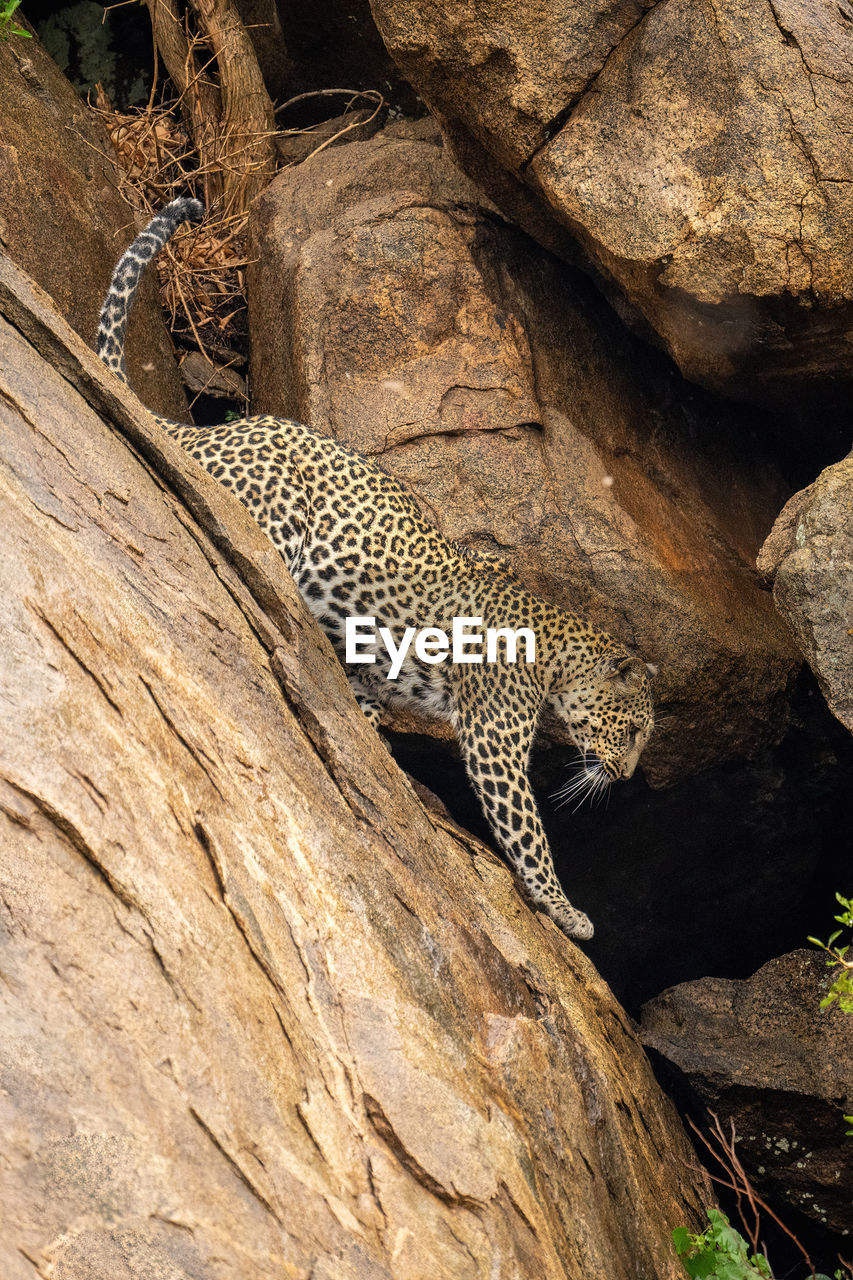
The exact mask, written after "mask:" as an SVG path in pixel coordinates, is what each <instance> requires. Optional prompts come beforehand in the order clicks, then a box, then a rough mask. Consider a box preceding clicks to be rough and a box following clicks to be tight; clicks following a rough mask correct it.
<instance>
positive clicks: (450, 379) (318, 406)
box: [249, 126, 796, 781]
mask: <svg viewBox="0 0 853 1280" xmlns="http://www.w3.org/2000/svg"><path fill="white" fill-rule="evenodd" d="M418 128H419V129H420V128H421V127H420V126H418ZM252 236H253V244H252V247H251V250H250V257H251V258H252V259H256V260H257V261H258V263H259V264H262V265H259V266H257V267H256V268H254V269H253V272H252V275H251V277H250V282H249V283H250V322H251V327H252V359H253V377H252V384H253V388H254V391H255V396H256V404H255V407H256V408H257V409H259V410H261V411H263V412H277V413H285V414H289V415H291V416H294V417H297V418H299V419H301V420H302V421H307V422H310V423H312V424H313V425H315V426H317V427H319V428H321V429H322V430H328V431H329V432H330V433H331V434H333V435H335V436H336V437H337V438H339V439H343V440H346V441H347V442H348V443H350V444H352V445H354V446H355V447H356V448H358V449H360V450H361V451H363V452H364V453H367V454H369V455H371V456H373V457H377V456H381V457H382V459H383V464H384V465H387V467H388V470H389V471H391V472H392V473H393V474H394V475H396V476H398V477H399V478H401V479H403V480H405V481H406V482H407V483H408V484H409V485H410V487H411V488H412V489H413V491H414V492H415V493H416V495H417V496H418V498H419V500H420V502H421V504H422V506H423V509H424V512H425V513H426V514H427V515H428V516H429V517H430V518H431V519H432V520H434V521H435V523H437V524H438V525H439V527H440V528H441V529H442V531H443V532H444V533H445V534H446V535H447V536H449V537H453V538H459V539H461V540H463V541H465V542H467V543H469V544H470V545H472V546H474V547H476V548H478V549H482V550H484V551H498V552H500V553H502V554H505V555H507V556H509V558H510V559H511V560H512V562H513V563H514V565H515V567H516V569H517V571H518V572H519V574H520V576H521V577H522V579H523V580H524V582H525V583H526V585H527V586H528V587H530V588H531V589H533V590H534V591H537V592H539V593H540V594H543V595H545V596H547V597H548V598H550V599H553V600H555V601H557V602H558V603H559V604H562V605H564V606H566V607H568V608H573V609H577V610H578V611H580V612H582V613H585V614H588V615H589V616H590V617H591V618H592V619H593V621H594V622H595V623H596V624H597V625H599V626H601V627H603V628H604V629H605V630H608V631H610V632H612V633H613V634H615V635H617V636H619V637H620V638H621V639H622V640H623V641H625V642H627V643H629V644H633V645H635V646H636V647H637V648H638V650H639V652H640V653H642V654H643V656H644V657H645V658H646V659H648V660H652V661H654V662H656V663H658V664H659V665H660V667H661V676H660V680H659V684H658V700H659V703H660V704H661V705H662V706H663V709H664V710H665V711H668V712H669V713H670V714H671V715H672V717H673V718H672V719H671V720H670V723H669V727H668V730H667V732H666V733H662V734H660V735H659V736H658V737H657V740H655V739H653V740H652V744H651V745H650V747H649V748H648V749H647V752H646V755H645V757H644V760H645V765H646V768H647V770H648V771H650V773H651V775H652V776H653V777H654V778H655V779H656V780H658V781H664V780H668V779H670V778H672V777H674V776H676V775H678V774H679V773H683V772H685V771H689V770H691V769H697V768H700V767H703V766H705V765H707V764H709V763H711V762H713V761H715V760H720V759H727V758H731V757H732V756H734V755H737V754H742V753H744V752H748V751H750V750H752V749H754V747H755V746H756V744H757V743H760V742H764V741H766V740H767V738H768V737H770V736H772V735H773V734H774V732H776V731H777V729H778V726H779V724H780V719H781V717H782V714H783V712H784V699H783V697H782V696H781V695H782V694H783V691H784V689H785V685H786V682H787V680H788V677H789V676H790V674H791V672H792V670H793V669H794V667H795V666H796V657H795V655H794V652H793V649H792V647H791V645H790V642H789V640H788V638H787V636H786V635H785V634H784V630H783V628H782V627H781V626H780V624H779V620H778V619H777V618H775V617H774V615H773V611H772V607H771V602H770V599H769V597H768V595H767V593H766V592H765V591H763V590H762V589H761V586H760V583H759V581H758V579H757V577H756V575H755V574H754V572H753V570H752V564H753V563H754V555H755V551H756V550H757V548H758V546H759V544H760V542H761V539H762V537H763V536H764V535H765V532H766V530H767V529H768V528H769V527H770V524H771V521H772V519H773V516H774V515H775V513H776V511H778V509H779V505H780V499H781V498H782V497H783V495H784V494H785V493H786V492H787V491H786V490H785V489H784V488H783V486H782V484H781V482H780V481H779V478H778V475H777V473H776V471H775V468H774V465H773V464H772V462H771V461H770V460H769V459H768V457H767V454H766V453H765V452H763V451H762V450H761V449H760V448H758V446H756V445H755V444H754V443H753V442H752V435H753V432H752V428H751V425H749V424H748V423H747V421H746V420H745V419H744V418H743V416H742V415H738V414H733V413H732V411H731V410H729V409H726V411H725V414H722V413H721V412H720V410H719V408H718V406H716V405H715V404H713V403H711V402H710V401H708V400H705V399H702V398H701V397H697V396H696V395H695V392H694V391H693V389H690V388H687V387H686V386H684V384H681V383H680V382H679V380H678V379H677V378H675V377H673V375H672V372H671V370H670V368H669V366H668V364H667V363H666V362H665V361H663V360H662V359H660V358H658V357H655V356H653V355H650V354H649V351H648V348H646V347H645V346H644V345H643V344H642V343H640V342H639V341H636V340H634V339H632V338H630V337H629V336H628V335H626V333H625V331H624V329H623V328H622V326H621V325H619V323H618V322H617V321H616V319H615V318H614V316H613V315H612V313H611V312H610V311H609V309H608V308H606V307H605V306H603V305H602V304H601V303H600V302H599V300H598V299H597V298H596V297H595V295H594V292H593V291H592V290H591V289H590V288H589V286H588V285H587V284H586V282H585V281H583V280H582V279H581V278H580V277H579V276H578V275H577V274H576V273H572V272H570V271H568V270H567V269H565V268H563V267H562V266H561V265H560V264H559V263H557V262H555V261H554V259H552V258H550V257H549V256H548V255H547V254H545V253H544V252H542V251H540V250H538V249H537V248H536V246H535V245H533V244H532V242H530V241H529V240H527V239H526V238H525V237H523V236H521V235H519V234H518V233H516V232H514V231H513V230H512V229H511V228H509V227H507V226H506V224H504V223H502V222H501V221H500V219H498V218H497V217H496V216H495V213H494V211H493V209H492V208H491V206H490V205H489V204H488V202H486V201H485V200H484V199H483V198H482V197H481V196H479V195H478V193H477V191H476V189H475V188H474V187H473V185H472V184H471V183H470V182H469V181H468V180H467V179H465V178H464V177H462V176H461V175H460V174H459V173H458V171H456V170H455V169H454V167H453V165H452V164H451V162H450V161H449V159H448V158H447V156H446V154H445V152H444V151H443V150H442V149H441V148H440V147H438V146H435V145H433V144H431V143H430V142H429V141H424V140H413V139H412V137H409V138H406V137H405V136H403V131H402V130H401V129H400V128H399V127H398V128H397V129H395V131H394V132H391V131H390V130H389V131H388V132H387V133H383V134H380V135H378V136H377V137H376V138H375V139H373V140H372V141H370V142H368V143H363V144H362V143H354V144H352V145H351V146H349V147H346V148H343V149H341V150H340V151H339V152H338V153H337V154H327V155H320V156H317V157H316V158H315V159H314V160H313V161H312V162H311V166H310V169H306V170H305V171H302V170H299V169H294V170H290V171H288V172H287V173H284V174H282V175H280V176H279V177H278V178H277V179H276V181H275V182H274V183H273V184H272V185H271V187H270V188H269V189H268V191H267V192H266V193H265V194H264V196H263V197H262V198H261V199H260V200H259V201H258V202H257V204H256V205H255V210H254V216H253V222H252Z"/></svg>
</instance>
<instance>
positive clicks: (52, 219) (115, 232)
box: [0, 14, 187, 419]
mask: <svg viewBox="0 0 853 1280" xmlns="http://www.w3.org/2000/svg"><path fill="white" fill-rule="evenodd" d="M15 16H16V21H20V19H19V18H18V15H17V14H16V15H15ZM111 153H112V144H111V143H110V140H109V138H108V137H107V133H106V130H105V129H103V128H102V127H101V125H100V123H99V122H98V121H97V120H96V119H95V117H94V116H93V115H92V113H91V112H90V111H88V110H87V108H86V106H85V104H84V103H83V102H81V100H80V98H79V97H78V96H77V94H76V93H75V91H74V89H73V88H72V87H71V85H70V84H69V82H68V80H66V78H65V76H64V75H63V74H62V72H61V71H60V70H59V68H58V67H57V66H56V64H55V63H54V62H53V61H52V59H51V58H49V57H48V55H47V53H45V51H44V49H43V48H42V46H41V44H40V43H39V41H38V40H37V39H36V37H35V36H33V37H32V38H31V39H29V40H25V39H23V38H19V37H12V38H10V39H9V40H0V245H2V247H3V248H4V249H5V250H6V252H7V253H8V254H9V255H10V256H11V257H12V258H13V259H14V260H15V262H17V263H18V264H19V265H20V266H21V267H23V268H24V270H25V271H27V272H29V274H30V275H31V276H32V277H33V279H34V280H37V281H38V283H39V284H40V285H41V286H42V288H43V289H46V290H47V292H48V293H49V294H50V295H51V297H52V298H53V300H54V302H55V303H56V305H57V307H58V308H59V310H60V312H61V313H62V315H63V316H64V317H65V319H66V320H67V321H68V322H69V324H70V325H71V326H72V327H73V328H74V329H76V330H77V332H78V333H79V334H80V335H81V337H83V338H84V339H85V340H86V341H87V342H89V343H91V344H94V340H95V334H96V332H97V327H98V314H99V312H100V309H101V303H102V301H103V298H104V294H105V293H106V289H107V285H108V284H109V281H110V276H111V275H112V271H113V267H114V266H115V264H116V261H117V260H118V258H119V256H120V255H121V253H122V252H123V251H124V249H125V248H126V247H127V245H128V244H129V243H130V241H131V240H132V239H133V237H134V236H135V234H136V230H137V228H136V224H135V222H134V214H133V210H132V209H131V207H130V205H129V204H128V203H127V202H126V201H125V200H124V199H123V198H122V197H121V195H120V194H119V191H118V189H117V185H116V170H115V167H114V165H113V162H112V160H111ZM127 365H128V374H129V377H130V379H131V382H132V384H133V386H134V388H135V389H136V391H137V392H138V393H139V395H140V397H141V398H142V399H143V400H144V401H145V403H146V404H147V405H149V406H150V407H151V408H152V409H154V410H155V411H156V412H158V413H163V414H166V415H167V416H168V417H172V418H179V419H184V418H186V414H187V402H186V397H185V395H184V391H183V386H182V384H181V379H180V375H179V374H178V370H177V365H176V363H175V359H174V355H173V353H172V344H171V342H170V340H169V335H168V333H167V330H166V325H165V323H164V320H163V314H162V310H161V307H160V300H159V296H158V291H157V283H156V279H155V278H154V277H153V276H152V277H151V278H149V279H147V280H146V281H145V282H144V284H143V286H142V289H141V290H140V295H139V298H138V300H137V302H136V306H135V307H134V310H133V315H132V316H131V320H130V324H129V326H128V342H127Z"/></svg>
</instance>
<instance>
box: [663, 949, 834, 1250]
mask: <svg viewBox="0 0 853 1280" xmlns="http://www.w3.org/2000/svg"><path fill="white" fill-rule="evenodd" d="M827 974H828V970H827V967H826V964H825V963H824V959H823V957H822V955H821V954H820V953H819V952H816V951H793V952H791V953H790V954H789V955H785V956H780V957H779V958H778V959H776V960H771V961H770V962H769V963H768V964H765V965H764V966H763V967H762V968H761V969H759V970H758V972H757V973H756V974H754V975H753V977H751V978H749V979H747V980H746V981H743V982H730V981H725V980H724V979H721V978H702V979H701V980H700V981H698V982H685V983H682V984H681V986H678V987H672V988H671V989H670V990H669V991H664V992H663V994H662V995H660V996H658V997H657V998H656V999H655V1000H652V1001H650V1003H649V1004H647V1005H646V1006H645V1007H644V1009H643V1017H642V1024H641V1035H642V1038H643V1041H644V1043H645V1044H646V1045H647V1046H649V1047H650V1048H652V1049H655V1050H656V1051H657V1052H658V1053H660V1054H662V1055H663V1056H664V1058H666V1059H667V1061H668V1062H670V1063H672V1064H674V1065H675V1066H676V1067H678V1068H679V1070H680V1071H682V1072H683V1073H684V1074H685V1075H686V1076H687V1079H688V1080H689V1081H690V1083H691V1085H692V1086H693V1088H694V1089H695V1090H696V1092H697V1093H698V1095H699V1097H700V1098H701V1099H702V1101H703V1102H704V1103H705V1104H706V1105H707V1106H709V1107H711V1108H712V1110H714V1111H716V1112H717V1113H718V1115H719V1116H720V1118H721V1120H722V1121H723V1127H724V1129H726V1130H728V1125H729V1121H732V1120H733V1121H734V1124H735V1128H736V1130H737V1133H738V1135H739V1139H740V1141H739V1143H738V1153H739V1155H740V1157H741V1159H742V1161H743V1163H744V1166H745V1167H746V1169H747V1172H748V1173H749V1175H750V1177H752V1178H754V1180H755V1183H756V1187H757V1188H758V1189H759V1190H760V1191H766V1190H771V1191H772V1192H773V1193H774V1194H775V1195H777V1196H780V1197H782V1198H783V1199H784V1200H787V1201H788V1202H789V1203H790V1204H792V1205H794V1206H796V1207H797V1208H798V1209H800V1210H802V1212H803V1213H805V1214H807V1215H808V1216H809V1217H813V1218H815V1219H816V1220H817V1221H818V1222H820V1223H822V1224H823V1225H825V1226H828V1227H829V1228H830V1229H831V1230H833V1231H837V1232H841V1233H844V1234H849V1233H851V1232H853V1208H851V1205H853V1148H851V1144H850V1140H849V1138H846V1137H845V1131H846V1130H847V1129H848V1128H849V1127H850V1126H849V1124H847V1123H846V1122H845V1120H844V1115H845V1114H847V1115H849V1114H850V1113H851V1112H853V1018H851V1016H850V1015H849V1014H845V1013H843V1012H842V1011H841V1010H840V1009H839V1008H838V1006H837V1005H834V1006H832V1007H831V1008H829V1009H826V1010H824V1011H823V1012H821V1011H820V1010H819V1008H818V1006H819V1004H820V1001H821V999H822V997H823V996H824V994H825V993H826V989H827V986H828V984H829V978H828V976H827Z"/></svg>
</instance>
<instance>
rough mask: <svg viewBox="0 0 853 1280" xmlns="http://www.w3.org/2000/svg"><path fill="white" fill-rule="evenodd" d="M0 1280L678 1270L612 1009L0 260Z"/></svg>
mask: <svg viewBox="0 0 853 1280" xmlns="http://www.w3.org/2000/svg"><path fill="white" fill-rule="evenodd" d="M0 520H2V526H3V529H4V554H3V556H2V558H0V575H2V590H0V613H2V629H3V636H4V642H3V647H2V652H0V830H2V835H1V836H0V938H2V944H3V945H2V956H0V973H2V982H0V1128H1V1129H2V1133H3V1158H2V1160H0V1203H2V1205H3V1231H2V1234H0V1273H1V1274H2V1275H3V1277H4V1280H32V1277H33V1275H38V1276H41V1277H43V1278H44V1280H48V1278H49V1277H55V1278H56V1280H60V1278H61V1280H103V1278H104V1277H106V1276H109V1277H111V1280H143V1278H144V1280H202V1278H203V1280H261V1277H269V1280H272V1278H273V1277H275V1278H276V1280H280V1278H281V1277H283V1276H287V1277H289V1278H290V1280H309V1277H311V1278H312V1280H374V1278H375V1280H391V1278H392V1277H393V1278H394V1280H422V1278H423V1280H426V1277H430V1280H433V1278H435V1277H445V1276H446V1277H451V1276H452V1277H453V1278H454V1280H469V1278H470V1280H475V1277H483V1278H485V1277H489V1278H490V1280H514V1278H515V1277H518V1276H522V1275H523V1276H525V1277H526V1276H531V1277H532V1276H536V1277H542V1278H543V1280H548V1278H553V1280H558V1278H559V1280H565V1277H573V1278H576V1280H581V1277H583V1278H584V1280H585V1278H586V1277H589V1276H608V1277H611V1278H612V1280H629V1278H630V1280H637V1278H639V1280H677V1277H678V1275H679V1274H680V1264H679V1263H678V1260H677V1259H676V1258H675V1256H674V1254H673V1252H672V1248H671V1240H670V1233H671V1231H672V1229H673V1227H675V1226H677V1225H680V1224H683V1223H688V1224H691V1225H693V1224H696V1225H698V1223H699V1221H700V1218H701V1210H702V1208H703V1206H704V1205H705V1204H707V1203H709V1202H710V1199H711V1194H712V1193H711V1190H710V1187H709V1186H708V1184H707V1182H706V1181H705V1179H704V1177H703V1176H702V1175H700V1174H699V1173H698V1172H696V1171H695V1169H694V1168H693V1167H692V1160H691V1150H690V1147H689V1144H688V1143H687V1141H686V1138H685V1136H684V1133H683V1131H682V1129H681V1128H680V1125H679V1123H678V1121H677V1118H676V1116H675V1113H674V1110H673V1108H672V1107H671V1105H670V1104H669V1103H668V1102H667V1101H666V1100H665V1099H664V1097H663V1095H662V1094H661V1092H660V1090H659V1088H658V1086H657V1085H656V1083H655V1081H654V1078H653V1076H652V1074H651V1071H650V1068H649V1066H648V1063H647V1061H646V1059H645V1057H644V1055H643V1052H642V1049H641V1047H640V1045H639V1044H638V1042H637V1040H636V1038H635V1035H634V1032H633V1030H632V1027H631V1025H630V1024H629V1022H628V1020H627V1019H626V1017H625V1015H624V1014H623V1013H622V1011H621V1009H620V1008H619V1006H618V1005H617V1004H616V1003H615V1001H614V1000H613V997H612V996H611V994H610V992H609V990H608V989H607V987H606V986H605V984H604V983H603V982H602V981H601V980H600V978H599V977H598V975H597V973H596V972H595V970H594V968H593V966H592V965H591V964H590V962H589V961H588V960H587V959H586V957H585V956H584V955H583V953H582V952H581V951H580V950H579V949H578V948H577V947H575V946H574V945H573V944H572V943H571V942H569V941H568V940H567V939H566V938H565V937H563V935H561V934H560V933H559V932H558V931H557V930H556V928H555V927H554V926H553V925H552V924H551V923H550V922H549V921H546V922H543V921H542V920H540V919H539V918H538V917H535V916H534V915H533V914H532V913H531V911H530V910H529V909H528V907H527V906H526V905H525V904H524V902H523V901H522V900H521V899H520V898H519V896H518V894H517V891H516V889H515V885H514V882H513V879H512V876H511V874H510V872H509V871H508V869H507V868H506V867H504V866H503V865H502V864H501V863H499V862H498V861H497V860H496V859H495V858H494V857H493V856H492V855H491V854H489V853H488V851H487V850H486V849H485V848H483V847H482V846H481V845H479V844H478V843H477V842H476V841H474V840H473V839H472V838H469V837H466V836H465V835H464V833H461V832H460V831H459V829H458V828H455V827H453V826H452V824H450V823H449V822H448V821H447V820H446V819H443V818H441V817H440V816H439V815H435V814H433V815H431V814H428V813H427V812H426V811H425V810H424V809H423V807H422V805H421V803H420V801H419V800H418V798H417V796H416V794H415V792H414V791H413V789H412V788H411V786H410V785H409V783H408V782H407V780H406V778H405V775H403V774H402V773H401V772H400V771H399V770H398V769H397V767H396V765H395V764H394V762H393V760H392V759H391V757H390V755H389V754H388V752H387V751H386V750H385V748H384V746H383V745H382V743H381V741H380V739H379V738H378V737H377V736H376V734H375V733H374V732H373V730H372V729H371V728H370V726H369V725H368V723H367V721H366V720H365V719H364V717H363V716H362V714H361V712H360V711H359V710H358V708H357V706H356V704H355V701H354V699H353V698H352V695H351V694H350V692H349V690H348V686H347V684H346V681H345V679H344V676H343V673H342V671H341V669H340V667H339V666H338V664H337V662H336V660H335V659H334V656H333V655H332V652H331V649H330V647H329V645H328V643H327V642H326V640H325V638H324V637H323V636H322V635H321V633H320V632H319V630H318V629H317V627H316V625H315V624H314V622H313V620H312V619H311V618H310V617H309V615H308V614H307V611H306V610H305V608H304V606H303V605H302V603H301V601H300V599H299V597H298V596H297V593H296V590H295V588H294V585H293V582H292V579H291V578H290V577H289V575H288V574H287V573H286V571H285V570H284V568H283V565H282V562H281V560H280V558H279V556H278V554H277V553H276V552H275V551H274V549H273V547H272V545H271V544H270V543H269V542H268V540H267V539H266V538H265V536H264V535H263V534H262V533H261V531H260V530H259V529H258V527H257V526H256V525H255V524H254V522H253V521H252V520H251V518H250V516H249V515H248V513H247V512H246V511H245V510H244V509H243V508H242V507H241V506H240V505H239V504H238V503H237V502H236V500H234V499H233V498H231V497H230V496H229V495H228V494H227V493H225V492H224V491H223V490H222V489H221V488H220V487H219V486H218V484H217V483H216V482H215V481H214V480H213V479H212V478H210V477H209V476H207V475H206V474H205V473H202V472H201V471H200V470H199V469H198V468H197V467H196V466H195V464H194V463H193V462H192V460H191V459H189V458H188V457H186V455H184V454H183V453H182V452H181V450H180V449H179V447H178V446H177V445H175V444H174V443H172V442H171V441H169V440H168V439H167V438H166V437H165V436H163V435H162V434H161V433H160V432H159V431H158V429H157V428H156V427H155V426H154V425H153V424H152V423H151V422H150V420H149V418H148V417H147V416H145V415H141V414H140V412H139V409H138V404H137V402H136V401H135V399H134V397H133V396H132V395H131V394H130V393H128V392H126V391H125V390H124V389H123V388H121V387H120V386H119V385H118V384H117V383H116V382H115V380H113V379H111V378H110V377H109V375H107V374H106V373H105V371H104V370H103V369H102V367H101V366H100V365H99V364H98V362H97V361H96V359H95V357H94V356H93V355H92V354H91V352H89V351H88V350H87V349H86V348H85V347H84V345H83V344H82V343H81V342H80V341H79V340H78V339H77V338H76V337H75V335H74V334H73V333H72V332H71V330H69V329H68V328H67V326H65V325H64V324H63V323H62V322H61V321H60V320H59V318H58V316H57V315H56V312H55V310H54V309H53V308H52V307H51V306H50V304H49V302H48V301H47V300H46V298H45V296H44V295H42V294H40V293H39V292H37V291H35V290H34V288H33V286H31V284H30V282H29V281H28V280H27V278H26V277H24V276H23V275H22V274H21V273H20V272H19V271H18V270H17V269H16V268H14V267H13V266H12V264H11V263H10V262H9V260H8V259H7V258H6V257H5V255H0Z"/></svg>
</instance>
